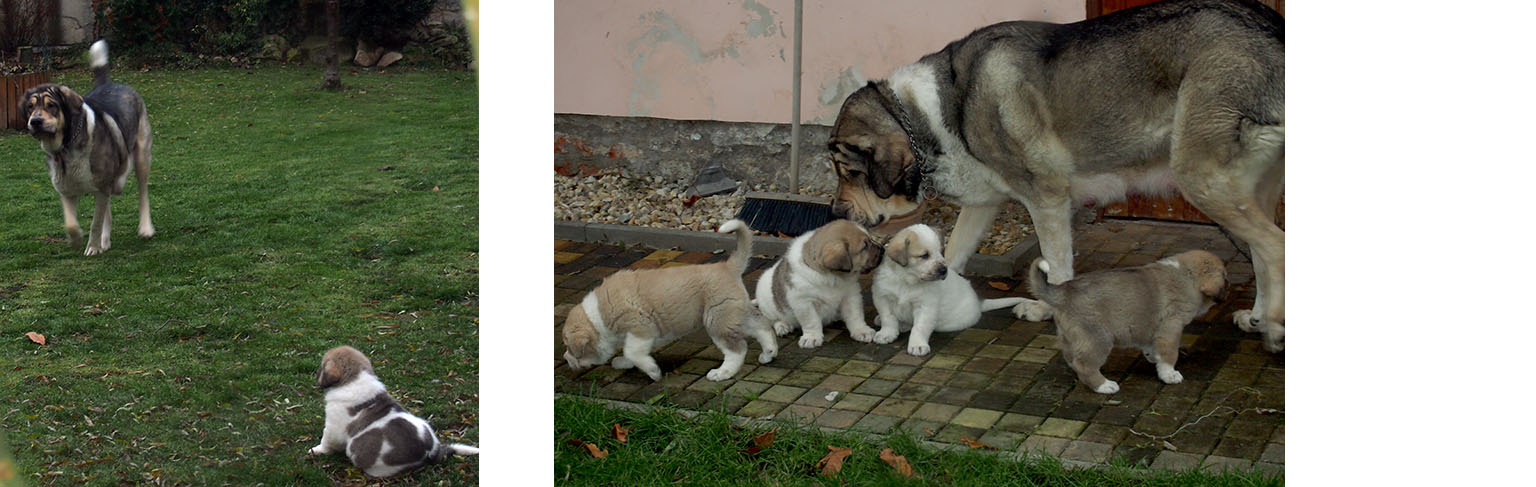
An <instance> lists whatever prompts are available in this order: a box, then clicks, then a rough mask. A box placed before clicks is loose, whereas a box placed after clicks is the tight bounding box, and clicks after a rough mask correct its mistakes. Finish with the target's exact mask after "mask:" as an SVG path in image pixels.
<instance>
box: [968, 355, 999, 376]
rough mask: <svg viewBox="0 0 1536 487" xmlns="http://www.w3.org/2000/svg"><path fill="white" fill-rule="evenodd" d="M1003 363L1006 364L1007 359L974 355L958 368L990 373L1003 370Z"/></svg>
mask: <svg viewBox="0 0 1536 487" xmlns="http://www.w3.org/2000/svg"><path fill="white" fill-rule="evenodd" d="M1005 365H1008V361H1007V360H1004V359H998V358H988V357H976V358H973V359H971V361H970V362H966V363H965V365H964V366H962V367H961V368H960V370H964V371H966V372H977V373H982V374H991V373H994V372H997V371H999V370H1003V366H1005Z"/></svg>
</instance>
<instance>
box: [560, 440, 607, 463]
mask: <svg viewBox="0 0 1536 487" xmlns="http://www.w3.org/2000/svg"><path fill="white" fill-rule="evenodd" d="M565 442H566V443H567V444H569V445H571V446H575V447H578V448H581V447H585V448H586V449H587V453H590V454H592V458H598V459H602V458H608V450H604V449H602V448H598V447H597V445H594V444H591V443H587V442H585V441H581V440H578V439H575V438H571V439H569V440H565Z"/></svg>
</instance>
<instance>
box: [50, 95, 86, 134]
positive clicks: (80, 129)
mask: <svg viewBox="0 0 1536 487" xmlns="http://www.w3.org/2000/svg"><path fill="white" fill-rule="evenodd" d="M55 93H57V94H58V95H59V96H58V97H59V110H60V111H62V112H63V113H62V116H61V117H60V118H63V119H64V145H66V146H70V147H74V146H77V145H79V142H80V138H81V137H84V136H85V128H86V123H85V98H81V97H80V94H79V93H75V90H71V89H69V88H68V87H66V86H62V85H58V86H56V88H55Z"/></svg>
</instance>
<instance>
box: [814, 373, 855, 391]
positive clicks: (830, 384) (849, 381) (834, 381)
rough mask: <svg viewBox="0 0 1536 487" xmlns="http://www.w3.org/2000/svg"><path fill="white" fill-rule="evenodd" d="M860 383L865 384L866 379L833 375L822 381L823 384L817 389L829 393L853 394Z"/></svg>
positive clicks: (818, 385)
mask: <svg viewBox="0 0 1536 487" xmlns="http://www.w3.org/2000/svg"><path fill="white" fill-rule="evenodd" d="M860 382H864V379H863V378H859V377H853V376H847V375H837V374H833V375H830V376H827V378H826V379H822V381H821V383H820V384H817V385H816V388H817V389H826V390H829V391H838V392H851V391H853V388H854V387H858V385H859V383H860Z"/></svg>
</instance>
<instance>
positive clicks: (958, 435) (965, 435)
mask: <svg viewBox="0 0 1536 487" xmlns="http://www.w3.org/2000/svg"><path fill="white" fill-rule="evenodd" d="M985 434H987V430H986V429H985V428H972V427H970V426H961V425H958V424H953V423H951V424H946V425H944V427H942V428H938V432H937V433H936V434H934V435H933V441H939V442H944V443H960V444H965V440H966V439H969V440H972V441H979V440H978V438H981V437H982V435H985ZM988 444H989V445H991V444H990V443H988ZM992 446H993V447H997V445H992ZM967 447H969V445H968V444H967Z"/></svg>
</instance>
